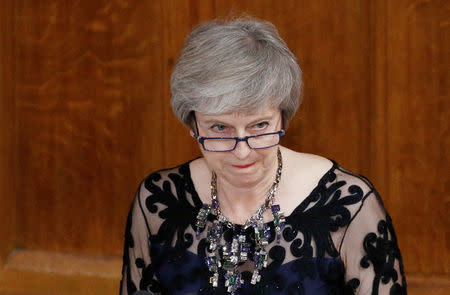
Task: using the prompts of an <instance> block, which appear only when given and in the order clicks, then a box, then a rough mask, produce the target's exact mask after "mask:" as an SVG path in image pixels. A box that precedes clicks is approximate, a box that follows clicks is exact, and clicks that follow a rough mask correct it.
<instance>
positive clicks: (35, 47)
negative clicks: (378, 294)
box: [0, 0, 450, 286]
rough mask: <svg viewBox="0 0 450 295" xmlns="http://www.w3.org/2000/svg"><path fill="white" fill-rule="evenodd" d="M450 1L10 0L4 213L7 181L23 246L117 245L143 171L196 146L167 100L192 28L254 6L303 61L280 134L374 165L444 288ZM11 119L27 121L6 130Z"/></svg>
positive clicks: (413, 253)
mask: <svg viewBox="0 0 450 295" xmlns="http://www.w3.org/2000/svg"><path fill="white" fill-rule="evenodd" d="M447 2H448V1H444V0H435V1H433V0H430V1H413V0H401V1H387V0H384V1H360V0H359V1H357V0H350V1H341V2H339V3H335V2H332V1H326V0H317V1H307V0H301V1H294V0H289V1H282V4H280V2H279V1H269V0H259V1H257V0H248V1H238V0H233V1H225V0H215V1H200V0H170V1H149V0H148V1H107V0H101V1H85V0H83V1H57V0H50V1H32V0H19V1H13V0H9V1H6V3H8V4H7V5H6V6H4V7H2V8H4V9H2V10H1V12H0V13H2V15H0V16H6V17H2V19H1V22H2V23H1V24H2V28H1V33H2V43H1V44H0V50H1V52H0V53H1V54H0V58H1V61H2V63H3V65H2V72H1V73H2V74H1V75H2V76H0V78H1V79H0V81H1V82H0V83H2V85H4V86H6V87H5V88H3V87H2V93H1V94H0V95H1V96H0V99H1V101H0V116H1V117H0V123H1V126H2V127H0V139H1V140H2V141H1V142H0V151H5V154H8V155H9V157H8V159H9V160H8V161H9V162H8V163H6V164H5V162H2V163H0V176H4V175H6V176H7V177H11V175H15V174H8V172H9V169H10V166H11V165H13V166H14V163H16V164H15V165H17V167H18V171H17V177H12V178H9V179H10V180H11V181H9V180H5V179H4V178H3V177H2V178H1V179H0V193H1V197H2V199H1V204H2V205H0V214H1V213H2V212H3V211H5V212H7V213H8V214H12V215H11V216H12V218H13V215H14V211H12V213H11V212H10V211H8V210H5V208H9V207H11V206H14V204H13V203H14V200H13V199H11V198H9V199H5V200H6V202H4V199H3V196H4V194H3V192H4V191H6V192H11V191H12V192H13V194H14V196H15V197H16V198H17V200H18V207H17V219H18V224H17V239H18V243H19V245H18V246H19V247H21V248H26V249H40V250H45V251H61V252H75V253H91V254H114V255H120V254H121V251H122V243H123V240H122V236H123V230H124V223H125V218H126V213H127V211H128V208H129V206H130V202H131V199H132V197H133V193H134V190H135V189H136V187H137V185H138V182H139V181H140V180H141V179H142V178H143V177H144V176H145V175H147V174H148V173H149V172H151V171H154V170H156V169H159V168H163V167H169V166H174V165H177V164H179V163H181V162H184V161H186V160H188V159H191V158H193V157H195V156H197V155H199V152H198V149H197V146H196V144H195V143H194V141H193V140H192V138H191V137H190V136H189V135H188V132H187V129H185V128H184V127H183V126H182V125H181V123H179V122H177V120H176V119H175V117H174V115H173V114H172V112H171V109H170V101H169V99H170V89H169V79H170V74H171V71H172V69H173V66H174V63H175V61H176V58H177V56H178V54H179V51H180V50H181V48H182V45H183V42H184V38H185V35H186V34H187V33H188V32H189V31H190V30H191V28H192V27H193V26H194V25H196V24H197V23H199V22H202V21H206V20H209V19H212V18H215V17H229V16H236V15H242V14H244V13H247V14H250V15H253V16H256V17H260V18H263V19H267V20H269V21H271V22H273V23H274V24H275V25H276V26H277V28H278V29H279V31H280V34H281V36H282V37H283V38H284V39H285V40H286V42H287V43H288V45H289V47H290V48H291V49H292V51H293V52H294V53H295V54H296V55H297V57H298V58H299V63H300V65H301V67H302V69H303V73H304V99H305V100H304V103H303V105H302V106H301V109H300V111H299V113H298V114H297V117H296V118H295V119H294V120H293V122H292V123H291V126H290V128H289V130H288V135H287V137H286V139H285V141H284V144H285V145H287V146H288V147H291V148H293V149H296V150H299V151H304V152H312V153H317V154H321V155H324V156H327V157H330V158H334V159H336V160H338V162H340V163H341V164H342V165H343V166H344V167H346V168H349V169H351V170H353V171H355V172H359V173H362V174H365V175H367V176H369V178H370V179H371V180H372V181H373V182H374V184H375V185H376V187H377V188H378V190H379V191H380V192H381V194H382V197H383V199H384V201H385V204H386V206H387V207H388V209H389V211H390V213H391V215H392V217H393V219H394V222H395V225H396V228H397V232H398V238H399V242H400V246H401V248H402V250H403V255H404V258H405V266H406V270H407V272H408V273H411V274H414V275H416V276H419V277H420V276H431V275H432V274H433V275H437V276H438V277H439V278H440V280H439V282H444V284H443V285H445V284H447V283H446V282H448V274H449V265H450V264H449V256H448V255H449V254H448V243H447V240H448V239H447V236H448V228H449V225H450V224H449V219H448V217H447V215H446V212H448V209H449V208H448V198H449V197H448V191H450V189H449V187H448V183H449V182H448V172H447V170H448V167H449V154H448V150H449V147H450V146H449V138H450V137H449V134H448V118H447V117H448V115H447V114H448V113H449V99H448V86H449V83H448V79H449V78H448V77H449V76H448V71H447V69H448V67H449V60H448V52H449V47H450V45H449V38H448V23H449V22H448V16H449V11H448V9H449V7H448V3H447ZM13 6H14V7H13ZM11 11H12V13H11ZM8 13H10V14H8ZM8 15H9V18H8ZM11 15H13V18H12V17H11ZM8 19H9V21H8ZM10 26H12V27H14V30H13V31H14V36H16V38H15V43H14V42H12V43H10V42H8V40H12V38H13V37H14V36H12V35H11V30H7V29H6V28H7V27H8V28H9V27H10ZM8 32H9V33H8ZM5 38H6V39H5ZM3 40H7V41H5V42H3ZM11 44H14V45H11ZM8 51H10V52H12V54H13V56H14V60H15V62H14V63H12V62H11V59H9V57H8V58H7V57H6V54H5V52H8ZM5 69H6V70H7V71H8V72H9V70H10V69H11V71H10V76H9V77H7V76H6V75H4V74H3V73H4V72H5ZM10 94H11V95H10ZM13 94H14V95H13ZM5 98H8V99H5ZM5 122H6V123H5ZM11 122H17V124H16V128H17V130H18V132H16V133H14V132H12V131H11V130H14V129H11V128H5V127H4V126H12V128H14V124H13V123H11ZM4 123H5V124H6V125H4ZM8 124H13V125H8ZM15 138H17V161H14V160H12V159H14V157H15V155H14V153H15V152H14V149H13V148H11V143H14V142H15ZM1 149H3V150H1ZM14 180H15V181H16V182H17V191H14V189H13V186H11V183H13V181H14ZM2 181H3V182H2ZM440 201H441V202H440ZM3 204H6V205H3ZM1 210H3V211H1ZM2 229H3V230H4V229H5V227H3V228H1V227H0V231H1V230H2ZM9 232H10V231H9ZM0 234H1V232H0ZM9 240H14V237H11V238H10V239H9ZM2 247H3V245H2V246H0V251H1V250H2V249H3V248H4V247H3V248H2ZM6 248H10V246H8V247H6ZM6 248H5V249H6ZM3 252H5V251H3ZM0 255H1V254H0ZM4 255H5V254H3V256H4ZM0 257H1V256H0ZM426 278H427V277H426ZM416 282H420V278H419V279H418V280H416ZM417 286H418V285H417ZM439 286H441V285H439Z"/></svg>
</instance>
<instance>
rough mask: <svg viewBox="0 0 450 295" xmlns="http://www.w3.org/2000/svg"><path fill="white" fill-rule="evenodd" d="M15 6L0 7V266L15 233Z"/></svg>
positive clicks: (13, 242)
mask: <svg viewBox="0 0 450 295" xmlns="http://www.w3.org/2000/svg"><path fill="white" fill-rule="evenodd" d="M13 6H14V5H13V3H12V2H7V3H5V5H3V7H1V9H0V28H1V30H0V218H1V220H2V222H1V223H0V266H1V265H2V264H3V263H4V262H5V260H6V257H7V256H8V254H9V252H10V251H11V250H12V249H13V248H14V245H15V235H16V207H15V204H16V203H15V201H16V199H15V198H16V191H15V179H16V169H15V168H16V166H15V165H16V161H15V140H16V136H15V135H16V124H15V100H14V65H15V63H14V62H15V59H14V56H15V52H14V22H13V16H14V13H13V11H14V7H13Z"/></svg>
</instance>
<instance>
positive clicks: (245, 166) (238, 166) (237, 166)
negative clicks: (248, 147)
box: [232, 162, 255, 169]
mask: <svg viewBox="0 0 450 295" xmlns="http://www.w3.org/2000/svg"><path fill="white" fill-rule="evenodd" d="M253 164H255V162H253V163H250V164H246V165H232V166H233V167H236V168H241V169H244V168H248V167H250V166H253Z"/></svg>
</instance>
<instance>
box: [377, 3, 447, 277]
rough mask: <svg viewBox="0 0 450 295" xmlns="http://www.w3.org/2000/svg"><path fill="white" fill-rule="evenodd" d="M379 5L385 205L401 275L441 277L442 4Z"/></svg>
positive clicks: (443, 245)
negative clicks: (402, 262) (382, 48)
mask: <svg viewBox="0 0 450 295" xmlns="http://www.w3.org/2000/svg"><path fill="white" fill-rule="evenodd" d="M386 4H387V5H386V7H385V8H386V21H387V26H386V32H385V34H386V37H385V38H386V44H385V46H386V56H387V58H386V61H387V66H386V73H385V77H384V79H386V81H387V82H386V96H385V106H386V120H387V122H386V124H387V126H388V128H389V129H388V130H387V134H386V136H387V142H386V144H387V146H386V158H387V163H388V164H387V166H386V168H387V170H386V171H385V173H386V175H387V177H388V179H389V182H388V185H387V187H386V188H385V189H386V192H387V195H389V198H388V199H386V203H387V206H388V207H389V208H391V213H392V215H393V216H395V217H396V218H395V219H394V221H395V223H396V226H397V231H398V232H399V237H400V242H401V246H402V249H403V251H404V253H405V254H404V256H405V259H404V260H405V265H406V269H407V270H408V272H409V273H414V274H423V275H426V276H429V275H438V276H446V277H447V279H448V276H449V274H450V259H449V258H450V254H449V244H448V236H449V228H450V227H449V226H450V219H449V218H448V212H449V197H450V195H449V191H450V186H449V173H448V171H449V167H450V153H449V150H450V141H449V125H448V124H449V120H448V115H449V113H450V100H449V93H448V90H449V85H450V83H449V76H448V69H449V61H448V60H449V59H448V58H449V57H448V55H449V52H450V51H449V49H450V47H449V37H450V34H449V15H450V13H449V12H450V5H449V2H448V1H438V0H437V1H387V2H386Z"/></svg>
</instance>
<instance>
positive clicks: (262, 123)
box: [254, 121, 269, 129]
mask: <svg viewBox="0 0 450 295" xmlns="http://www.w3.org/2000/svg"><path fill="white" fill-rule="evenodd" d="M254 126H255V127H256V129H265V128H266V127H267V126H269V122H267V121H263V122H259V123H256V124H255V125H254Z"/></svg>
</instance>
